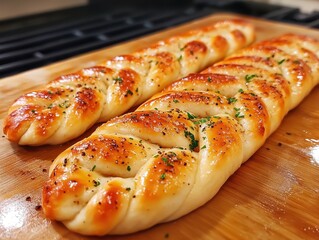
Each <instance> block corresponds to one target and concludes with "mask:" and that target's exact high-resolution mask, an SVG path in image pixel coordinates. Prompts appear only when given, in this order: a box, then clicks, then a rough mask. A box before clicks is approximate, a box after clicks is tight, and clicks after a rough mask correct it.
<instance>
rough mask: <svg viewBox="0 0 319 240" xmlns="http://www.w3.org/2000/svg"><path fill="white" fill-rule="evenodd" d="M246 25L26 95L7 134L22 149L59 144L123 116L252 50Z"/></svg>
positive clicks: (179, 41)
mask: <svg viewBox="0 0 319 240" xmlns="http://www.w3.org/2000/svg"><path fill="white" fill-rule="evenodd" d="M254 38H255V34H254V28H253V26H252V25H251V24H249V23H248V22H246V21H244V20H226V21H220V22H217V23H215V24H213V25H212V26H209V27H206V28H203V29H200V30H195V31H191V32H188V33H185V34H184V35H180V36H176V37H173V38H170V39H168V40H166V41H162V42H159V43H157V44H155V45H154V46H152V47H150V48H146V49H144V50H141V51H139V52H136V53H133V54H131V55H122V56H117V57H115V58H113V59H111V60H109V61H106V62H105V63H102V64H101V65H99V66H95V67H91V68H86V69H83V70H81V71H79V72H76V73H73V74H70V75H64V76H61V77H59V78H57V79H56V80H54V81H52V82H50V83H49V84H48V85H46V86H45V87H44V88H43V89H40V90H38V91H34V92H30V93H27V94H25V95H23V96H21V97H20V98H18V99H17V100H16V101H15V103H14V104H13V105H12V107H10V109H9V114H8V117H7V118H6V119H5V121H4V128H3V132H4V133H5V134H6V135H7V137H8V139H9V140H10V141H13V142H17V143H19V144H21V145H43V144H60V143H63V142H66V141H68V140H70V139H73V138H75V137H78V136H79V135H81V134H82V133H83V132H85V131H86V130H87V129H88V128H90V127H91V126H92V125H93V124H94V123H96V122H105V121H106V120H108V119H110V118H112V117H115V116H118V115H120V114H123V113H124V112H126V111H127V110H129V109H130V108H131V107H134V106H137V105H139V104H141V103H142V102H144V101H145V100H147V99H148V98H150V97H151V96H153V95H154V94H155V93H158V92H160V91H161V90H162V89H163V88H164V87H166V86H167V85H169V84H170V83H172V82H173V81H175V80H177V79H179V78H181V77H184V76H186V75H187V74H189V73H191V72H198V71H200V70H202V69H203V68H204V67H206V66H208V65H210V64H212V63H213V62H216V61H217V60H221V59H222V58H224V57H225V56H226V55H228V54H230V53H233V52H234V51H235V50H238V49H240V48H243V47H244V46H246V45H248V44H250V43H251V42H252V41H253V40H254Z"/></svg>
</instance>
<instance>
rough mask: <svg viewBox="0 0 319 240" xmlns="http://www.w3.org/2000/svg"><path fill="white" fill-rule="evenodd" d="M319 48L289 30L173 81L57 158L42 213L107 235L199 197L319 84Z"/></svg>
mask: <svg viewBox="0 0 319 240" xmlns="http://www.w3.org/2000/svg"><path fill="white" fill-rule="evenodd" d="M318 56H319V42H318V41H317V40H315V39H312V38H309V37H306V36H301V35H293V34H288V35H283V36H281V37H278V38H275V39H272V40H269V41H264V42H261V43H258V44H256V45H254V46H252V47H249V48H246V49H244V50H242V51H241V52H240V53H238V54H236V55H233V56H231V57H230V58H228V59H226V60H224V61H222V62H219V63H218V64H215V65H213V66H212V67H209V68H208V69H206V70H204V71H203V72H202V73H199V74H191V75H189V76H187V77H185V78H183V79H181V80H180V81H177V82H175V83H173V84H172V85H170V86H168V87H167V88H166V89H165V90H164V91H163V92H161V93H160V94H158V95H156V96H154V97H153V98H152V99H150V100H148V101H147V102H145V103H144V104H143V105H141V106H140V107H139V108H138V109H137V110H136V111H135V112H132V113H128V114H125V115H123V116H121V117H117V118H114V119H112V120H110V121H108V122H107V123H105V124H103V125H102V126H100V127H99V128H98V129H97V130H96V131H95V132H94V133H93V134H92V135H91V136H90V137H88V138H86V139H84V140H82V141H80V142H78V143H76V144H75V145H73V146H72V147H70V148H69V149H67V150H66V151H64V152H63V153H61V155H60V156H58V157H57V159H56V160H55V161H54V162H53V164H52V166H51V168H50V179H49V180H48V181H47V182H46V184H45V186H44V188H43V195H42V197H43V198H42V206H43V209H44V213H45V214H46V216H47V217H48V218H51V219H54V220H58V221H62V222H63V223H64V224H65V226H66V227H67V228H69V229H70V230H72V231H75V232H78V233H81V234H85V235H104V234H126V233H132V232H136V231H139V230H142V229H146V228H149V227H152V226H153V225H155V224H158V223H162V222H168V221H171V220H174V219H177V218H179V217H181V216H183V215H185V214H188V213H189V212H191V211H193V210H195V209H196V208H198V207H200V206H202V205H203V204H205V203H206V202H207V201H209V200H210V199H211V198H212V197H213V196H214V195H215V194H216V193H217V192H218V190H219V189H220V187H221V186H222V185H223V184H224V183H225V181H226V180H227V179H228V178H229V176H230V175H232V174H233V173H234V172H235V171H236V170H237V169H238V168H239V167H240V165H241V164H242V163H243V162H245V161H246V160H247V159H249V157H250V156H251V155H252V154H253V153H254V152H255V151H256V150H257V149H258V148H259V147H261V146H262V144H263V143H264V142H265V140H266V138H267V137H268V136H269V135H270V134H271V133H272V132H273V131H274V130H275V129H276V128H277V127H278V126H279V124H280V122H281V121H282V119H283V117H284V116H285V114H286V113H287V112H288V111H289V110H290V109H292V108H293V107H295V106H296V105H297V104H298V103H300V101H301V100H302V99H303V98H304V97H305V96H306V95H307V94H308V93H309V92H310V91H311V89H312V88H313V87H314V86H315V85H316V84H318V81H319V73H318V71H319V59H318Z"/></svg>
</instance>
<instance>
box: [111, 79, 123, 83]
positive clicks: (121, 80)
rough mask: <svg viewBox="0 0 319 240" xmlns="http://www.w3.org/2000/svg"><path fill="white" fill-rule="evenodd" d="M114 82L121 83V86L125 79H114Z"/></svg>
mask: <svg viewBox="0 0 319 240" xmlns="http://www.w3.org/2000/svg"><path fill="white" fill-rule="evenodd" d="M113 80H114V82H115V83H119V84H121V83H122V82H123V79H122V78H121V77H116V78H113Z"/></svg>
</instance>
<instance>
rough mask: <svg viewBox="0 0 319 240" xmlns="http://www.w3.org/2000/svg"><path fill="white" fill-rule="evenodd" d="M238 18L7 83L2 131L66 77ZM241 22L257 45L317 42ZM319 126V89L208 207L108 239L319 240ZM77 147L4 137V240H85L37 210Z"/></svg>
mask: <svg viewBox="0 0 319 240" xmlns="http://www.w3.org/2000/svg"><path fill="white" fill-rule="evenodd" d="M234 17H238V15H237V16H236V15H233V14H215V15H212V16H210V17H207V18H204V19H201V20H197V21H194V22H190V23H187V24H185V25H183V26H180V27H176V28H172V29H169V30H166V31H162V32H160V33H157V34H153V35H150V36H144V37H142V38H138V39H136V40H133V41H130V42H127V43H122V44H119V45H116V46H114V47H109V48H106V49H102V50H98V51H95V52H92V53H88V54H84V55H81V56H78V57H75V58H72V59H69V60H65V61H61V62H58V63H55V64H52V65H49V66H45V67H41V68H38V69H35V70H31V71H28V72H25V73H22V74H19V75H16V76H12V77H8V78H5V79H2V80H1V81H0V119H1V120H0V127H1V130H0V131H2V122H3V118H4V117H5V114H6V112H7V109H8V107H9V105H10V104H11V103H12V102H13V100H14V99H15V98H16V97H18V96H19V95H21V94H22V93H24V92H26V91H30V90H31V89H35V88H37V87H39V86H40V85H42V84H44V83H46V82H48V81H49V80H52V79H54V78H55V77H57V76H59V75H61V74H63V73H69V72H72V71H75V70H77V69H80V68H83V67H87V66H92V65H94V64H96V63H99V62H101V61H103V60H105V59H107V58H110V57H112V56H115V55H118V54H123V53H130V52H133V51H135V50H137V49H139V48H140V46H146V45H149V44H151V43H154V42H156V41H158V40H160V39H163V38H167V37H169V36H172V35H174V34H176V33H180V32H184V31H186V30H189V29H194V28H196V27H201V26H207V25H209V24H211V23H212V22H215V21H217V20H221V19H227V18H234ZM243 18H247V19H249V20H251V21H252V22H253V23H254V24H255V25H256V27H257V40H262V39H266V38H270V37H274V36H277V35H280V34H282V33H286V32H294V33H303V34H308V35H312V36H315V37H317V38H319V32H318V31H315V30H311V29H307V28H303V27H298V26H294V25H286V24H282V23H275V22H268V21H264V20H258V19H253V18H248V17H243ZM318 125H319V87H317V88H315V89H314V90H313V91H312V92H311V94H310V95H309V96H308V97H307V98H306V99H305V100H304V101H303V102H302V103H301V105H300V106H299V107H297V108H296V109H294V110H292V111H291V112H290V113H289V114H288V115H287V117H286V118H285V119H284V121H283V123H282V124H281V126H280V128H279V129H278V130H277V131H276V132H275V133H274V134H273V135H272V136H270V138H269V139H268V140H267V142H266V143H265V144H264V146H263V147H262V148H261V149H260V150H259V151H258V152H256V153H255V154H254V155H253V156H252V157H251V159H250V160H249V161H247V162H246V163H245V164H244V165H243V166H242V167H241V168H240V169H239V170H238V171H237V172H236V173H235V174H234V175H233V176H231V177H230V178H229V180H228V181H227V182H226V183H225V184H224V186H223V187H222V189H221V190H220V191H219V193H218V194H217V195H216V196H215V197H214V198H213V199H212V200H211V201H209V202H208V203H207V204H205V205H204V206H202V207H200V208H199V209H197V210H195V211H193V212H192V213H190V214H188V215H187V216H185V217H182V218H180V219H178V220H176V221H173V222H170V223H165V224H160V225H158V226H155V227H153V228H151V229H149V230H145V231H142V232H139V233H136V234H131V235H125V236H111V237H110V236H108V237H105V239H319V182H318V179H319V129H318ZM95 127H96V126H95ZM95 127H93V128H92V129H91V131H89V133H90V132H92V131H93V129H94V128H95ZM89 133H87V134H85V135H86V136H87V135H88V134H89ZM81 138H83V136H82V137H81ZM77 140H78V139H76V140H74V141H72V142H69V143H66V144H63V145H59V146H42V147H21V146H18V145H16V144H12V143H10V142H8V141H7V140H6V139H5V137H4V136H3V133H2V132H0V239H44V238H47V239H87V238H86V237H83V236H80V235H77V234H74V233H72V232H70V231H68V230H67V229H66V228H65V227H64V226H63V225H62V224H60V223H56V222H51V221H49V220H47V219H45V218H44V216H43V214H42V211H41V209H39V208H40V207H39V204H40V202H41V200H40V193H41V188H42V185H43V183H44V181H45V180H46V179H47V177H48V168H49V166H50V164H51V161H52V160H53V159H54V158H55V157H56V156H57V155H58V154H59V153H60V152H61V151H62V150H64V149H66V148H67V147H68V146H70V145H71V144H73V143H74V142H76V141H77ZM203 191H205V189H203Z"/></svg>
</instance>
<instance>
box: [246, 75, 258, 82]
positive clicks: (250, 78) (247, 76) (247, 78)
mask: <svg viewBox="0 0 319 240" xmlns="http://www.w3.org/2000/svg"><path fill="white" fill-rule="evenodd" d="M254 77H257V75H256V74H251V75H246V76H245V80H246V82H247V83H249V82H251V80H252V79H253V78H254Z"/></svg>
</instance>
